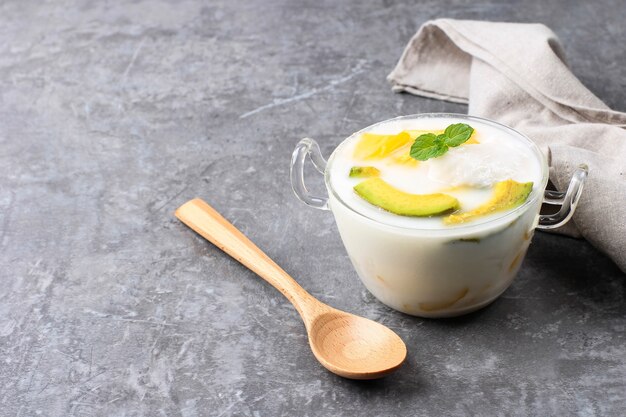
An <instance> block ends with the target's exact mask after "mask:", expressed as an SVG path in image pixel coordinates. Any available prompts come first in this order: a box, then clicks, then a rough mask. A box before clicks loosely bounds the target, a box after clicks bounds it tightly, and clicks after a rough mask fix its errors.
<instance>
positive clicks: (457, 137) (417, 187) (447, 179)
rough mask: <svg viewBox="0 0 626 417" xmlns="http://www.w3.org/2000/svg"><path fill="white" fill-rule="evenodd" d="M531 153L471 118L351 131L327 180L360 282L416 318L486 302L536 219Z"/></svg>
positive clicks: (539, 174)
mask: <svg viewBox="0 0 626 417" xmlns="http://www.w3.org/2000/svg"><path fill="white" fill-rule="evenodd" d="M542 158H543V157H542V156H541V154H540V153H539V152H538V150H537V148H536V147H534V146H533V145H532V144H530V143H529V141H528V139H526V138H525V137H523V136H522V135H520V134H517V133H516V132H515V131H513V130H511V129H508V128H505V127H503V126H500V125H498V124H496V123H492V122H488V121H482V120H481V119H476V118H472V119H469V120H467V119H461V118H454V117H450V116H441V117H422V118H419V117H418V118H408V119H407V118H404V119H395V120H390V121H387V122H383V123H379V124H377V125H374V126H372V127H370V128H368V129H366V130H364V131H361V132H358V133H356V134H354V135H352V136H351V137H350V138H348V139H347V140H346V141H344V142H343V143H342V144H341V145H340V146H339V147H338V148H337V149H336V150H335V152H334V153H333V155H332V156H331V158H330V160H329V164H328V167H327V169H326V181H327V186H328V188H329V190H332V192H331V193H330V199H329V206H330V208H331V210H332V211H333V214H334V215H335V218H336V221H337V226H338V228H339V232H340V234H341V237H342V240H343V242H344V244H345V246H346V248H347V251H348V254H349V256H350V259H351V260H352V263H353V264H354V266H355V268H356V270H357V272H358V274H359V276H360V278H361V280H362V281H363V283H364V284H365V286H366V287H367V288H368V289H369V291H370V292H372V293H373V294H374V295H375V296H376V297H377V298H378V299H379V300H381V301H382V302H384V303H385V304H387V305H389V306H391V307H393V308H395V309H397V310H400V311H403V312H405V313H408V314H413V315H419V316H425V317H443V316H453V315H458V314H463V313H466V312H469V311H472V310H476V309H478V308H480V307H482V306H484V305H486V304H487V303H489V302H491V301H492V300H494V299H495V298H496V297H497V296H498V295H500V293H502V292H503V291H504V290H505V289H506V288H507V287H508V286H509V284H510V282H511V280H512V279H513V278H514V276H515V274H516V273H517V271H518V269H519V267H520V264H521V261H522V259H523V258H524V255H525V253H526V250H527V248H528V245H529V243H530V239H531V237H532V234H533V230H534V228H535V226H536V224H537V223H536V222H537V216H538V211H539V205H540V204H541V199H540V198H537V197H538V195H539V194H541V193H543V187H544V186H545V172H544V170H543V164H544V160H543V159H542ZM529 205H532V206H533V207H528V206H529Z"/></svg>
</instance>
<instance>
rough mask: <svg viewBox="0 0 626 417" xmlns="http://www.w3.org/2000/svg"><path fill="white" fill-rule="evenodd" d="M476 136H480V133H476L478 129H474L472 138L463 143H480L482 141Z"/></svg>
mask: <svg viewBox="0 0 626 417" xmlns="http://www.w3.org/2000/svg"><path fill="white" fill-rule="evenodd" d="M476 136H478V135H477V134H476V131H475V130H474V132H473V133H472V136H470V138H469V139H468V140H467V141H466V142H465V143H463V145H476V144H479V143H480V142H479V141H478V139H477V138H476Z"/></svg>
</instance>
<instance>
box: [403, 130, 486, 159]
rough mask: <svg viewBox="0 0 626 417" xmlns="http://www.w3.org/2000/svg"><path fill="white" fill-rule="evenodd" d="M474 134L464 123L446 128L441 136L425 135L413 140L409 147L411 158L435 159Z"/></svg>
mask: <svg viewBox="0 0 626 417" xmlns="http://www.w3.org/2000/svg"><path fill="white" fill-rule="evenodd" d="M472 133H474V128H473V127H471V126H470V125H467V124H465V123H456V124H453V125H450V126H448V127H446V130H445V131H444V132H443V133H442V134H441V135H435V134H434V133H426V134H424V135H420V136H418V137H417V139H415V142H413V145H411V152H410V154H411V158H413V159H417V160H418V161H426V160H428V159H430V158H437V157H439V156H441V155H443V154H445V153H446V152H448V149H449V148H454V147H456V146H459V145H461V144H463V143H465V142H466V141H467V140H468V139H469V138H470V136H472Z"/></svg>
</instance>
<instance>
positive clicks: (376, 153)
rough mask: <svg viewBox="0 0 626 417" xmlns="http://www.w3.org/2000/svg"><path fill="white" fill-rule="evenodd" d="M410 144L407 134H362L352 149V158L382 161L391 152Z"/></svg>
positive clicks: (409, 136) (409, 137)
mask: <svg viewBox="0 0 626 417" xmlns="http://www.w3.org/2000/svg"><path fill="white" fill-rule="evenodd" d="M409 142H411V135H410V134H409V133H408V132H404V131H403V132H400V133H398V134H397V135H379V134H376V133H367V132H366V133H363V134H361V138H360V140H359V143H357V145H356V147H355V148H354V157H355V158H357V159H382V158H385V157H386V156H389V155H390V154H391V153H392V152H393V151H395V150H396V149H398V148H401V147H402V146H405V145H407V144H409Z"/></svg>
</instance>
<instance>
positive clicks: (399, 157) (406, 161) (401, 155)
mask: <svg viewBox="0 0 626 417" xmlns="http://www.w3.org/2000/svg"><path fill="white" fill-rule="evenodd" d="M410 151H411V147H410V146H406V147H404V148H401V149H400V150H399V151H398V152H394V154H393V156H392V160H393V161H394V162H395V163H397V164H402V165H408V166H413V167H416V166H417V164H419V161H418V160H417V159H414V158H411V154H410V153H409V152H410Z"/></svg>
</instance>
